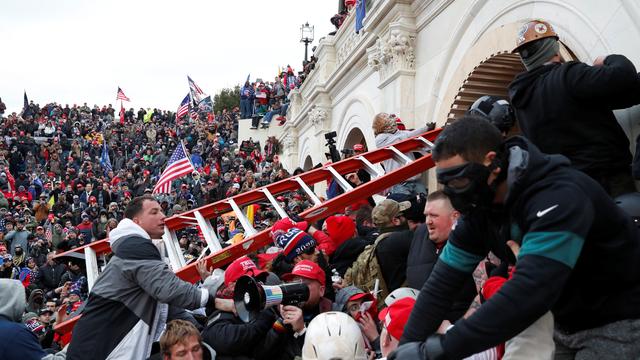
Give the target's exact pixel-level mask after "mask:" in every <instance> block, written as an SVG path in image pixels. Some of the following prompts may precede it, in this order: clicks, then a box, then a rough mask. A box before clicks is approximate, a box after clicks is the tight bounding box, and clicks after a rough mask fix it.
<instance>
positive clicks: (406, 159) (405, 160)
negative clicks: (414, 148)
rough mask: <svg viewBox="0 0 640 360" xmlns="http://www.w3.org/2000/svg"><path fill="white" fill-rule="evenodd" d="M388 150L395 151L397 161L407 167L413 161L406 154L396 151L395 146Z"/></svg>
mask: <svg viewBox="0 0 640 360" xmlns="http://www.w3.org/2000/svg"><path fill="white" fill-rule="evenodd" d="M387 149H389V150H391V151H393V152H394V153H395V154H396V156H395V157H396V158H397V159H396V160H398V161H400V162H403V163H404V164H405V165H407V164H409V163H411V161H412V160H411V159H409V157H408V156H407V155H405V154H403V153H402V151H400V150H398V149H396V147H395V146H389V147H388V148H387Z"/></svg>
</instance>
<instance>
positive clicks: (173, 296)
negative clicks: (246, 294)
mask: <svg viewBox="0 0 640 360" xmlns="http://www.w3.org/2000/svg"><path fill="white" fill-rule="evenodd" d="M124 216H125V219H123V220H122V221H121V222H120V223H119V224H118V227H116V228H115V229H113V230H112V231H111V232H110V233H109V242H110V243H111V249H112V250H113V253H114V255H115V256H114V257H113V258H112V259H111V260H110V261H109V264H107V266H106V268H105V270H104V271H103V272H102V274H101V275H100V277H99V278H98V280H97V281H96V283H95V285H94V287H93V289H91V293H90V294H89V299H88V301H87V305H86V307H85V309H84V311H83V312H82V317H81V318H80V320H78V323H77V324H76V325H75V328H74V330H73V336H72V339H71V343H70V345H69V350H68V355H67V356H68V359H71V360H73V359H84V358H86V355H87V354H91V357H92V358H94V359H146V358H148V357H149V355H150V352H151V345H152V343H153V342H154V341H157V340H158V339H159V338H160V335H161V333H162V330H163V329H164V325H165V323H166V322H167V321H169V320H171V318H172V317H177V316H178V313H179V312H182V313H183V312H184V309H190V310H193V309H198V308H202V307H205V306H206V307H207V308H209V309H213V307H214V306H215V291H216V290H217V288H218V287H219V285H220V284H221V282H222V280H220V281H218V282H214V283H213V284H211V283H209V282H205V285H204V288H202V289H200V288H198V287H196V286H194V285H192V284H190V283H188V282H185V281H182V280H180V279H179V278H178V277H177V276H176V275H175V274H174V273H173V272H172V271H171V270H170V269H169V267H168V265H167V264H166V263H165V262H164V261H163V260H162V257H161V255H160V252H159V251H158V249H157V248H156V247H155V246H154V245H153V243H152V242H151V239H158V238H160V237H161V236H162V234H163V233H164V218H165V215H164V214H163V213H162V210H161V208H160V204H159V203H158V202H157V201H156V200H155V199H154V198H153V197H151V196H149V195H145V196H141V197H137V198H135V199H133V200H132V201H131V202H130V203H129V205H128V206H127V209H126V210H125V214H124ZM210 279H211V278H209V279H207V280H210Z"/></svg>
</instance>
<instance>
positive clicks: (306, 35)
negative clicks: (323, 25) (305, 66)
mask: <svg viewBox="0 0 640 360" xmlns="http://www.w3.org/2000/svg"><path fill="white" fill-rule="evenodd" d="M300 42H302V43H304V62H305V63H306V62H307V48H308V47H309V44H310V43H311V42H313V26H309V23H308V22H306V23H304V24H303V25H302V26H300Z"/></svg>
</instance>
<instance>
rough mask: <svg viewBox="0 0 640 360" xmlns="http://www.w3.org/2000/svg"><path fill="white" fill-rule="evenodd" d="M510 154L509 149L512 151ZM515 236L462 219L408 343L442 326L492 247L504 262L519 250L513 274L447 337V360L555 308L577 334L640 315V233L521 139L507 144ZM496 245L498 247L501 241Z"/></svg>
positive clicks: (594, 189) (412, 322)
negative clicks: (509, 246)
mask: <svg viewBox="0 0 640 360" xmlns="http://www.w3.org/2000/svg"><path fill="white" fill-rule="evenodd" d="M506 149H508V150H506ZM503 151H509V163H508V167H506V171H507V172H508V174H509V175H508V178H507V180H506V182H507V187H508V193H507V197H506V201H505V204H504V209H503V213H504V214H506V215H507V216H510V222H507V224H508V225H509V228H510V231H509V234H508V237H507V236H504V237H503V238H502V239H496V236H494V233H492V232H491V231H487V228H486V227H487V221H486V219H487V218H488V217H486V216H484V215H485V214H484V213H477V214H474V213H471V214H470V215H468V216H464V217H463V218H462V219H461V220H458V223H457V225H456V227H455V229H454V230H453V231H452V232H451V234H450V235H449V240H448V243H447V245H446V246H445V248H444V250H443V252H442V254H441V255H440V258H439V259H438V262H437V263H436V266H435V267H434V269H433V272H432V274H431V276H430V277H429V279H428V280H427V282H426V283H425V285H424V286H423V288H422V290H421V292H420V296H419V297H418V301H417V302H416V305H415V307H414V309H413V312H412V313H411V317H410V318H409V321H408V323H407V326H406V327H405V331H404V334H403V337H402V342H403V343H404V342H410V341H423V340H425V339H426V338H427V337H428V336H429V335H431V334H432V333H433V332H435V330H436V329H437V328H438V326H439V325H440V322H441V321H442V319H443V318H444V314H445V313H446V311H447V308H448V307H449V306H450V304H451V302H452V299H453V298H454V296H455V294H456V291H458V289H459V288H460V287H461V286H462V284H463V283H464V281H465V279H466V277H467V276H469V274H470V273H471V272H472V271H473V269H474V268H475V267H476V265H477V263H478V262H479V261H481V260H482V259H483V258H484V257H485V256H486V254H487V252H488V251H493V252H494V253H495V254H496V255H498V256H499V257H501V258H502V259H503V260H507V259H505V256H504V253H505V252H504V249H505V248H506V245H505V243H506V241H507V240H508V239H509V238H511V239H513V240H515V241H516V242H518V243H520V244H521V249H520V254H519V256H518V259H517V264H516V268H515V272H514V274H513V277H512V278H511V279H510V280H509V281H507V282H506V283H505V284H504V285H503V286H502V288H501V289H500V290H499V291H498V292H497V293H496V294H494V295H493V296H492V297H491V298H490V299H489V300H488V301H487V302H485V303H484V304H483V305H482V306H481V307H480V308H479V309H478V310H477V311H476V312H475V313H474V314H473V315H471V316H470V317H469V318H467V319H463V320H459V321H458V322H456V326H455V327H454V328H452V329H451V330H449V332H447V334H446V335H445V336H444V340H443V347H444V350H445V353H446V356H447V358H454V359H457V358H463V357H466V356H469V355H471V354H474V353H477V352H480V351H482V350H485V349H488V348H490V347H492V346H495V345H497V344H499V343H502V342H504V341H505V340H508V339H510V338H512V337H513V336H515V335H517V334H518V333H520V332H521V331H522V330H524V329H526V328H527V327H528V326H529V325H531V324H532V323H533V322H534V321H536V320H537V319H538V318H540V317H541V316H542V315H544V314H545V313H546V312H547V311H549V310H551V311H552V312H553V315H554V318H555V325H556V327H557V328H560V329H564V330H566V331H570V332H575V331H580V330H584V329H589V328H594V327H600V326H603V325H605V324H608V323H612V322H615V321H619V320H622V319H635V318H640V263H639V262H638V259H640V234H639V233H638V229H637V228H635V226H634V225H633V223H632V222H631V219H630V218H629V216H628V215H626V214H624V213H623V212H622V210H621V209H619V208H618V207H617V206H616V205H615V203H614V202H613V201H612V200H611V199H610V198H609V196H608V195H607V193H605V191H604V190H603V189H602V188H601V187H600V186H599V185H598V184H597V183H596V182H595V181H593V179H591V178H589V177H588V176H586V175H585V174H583V173H581V172H579V171H576V170H574V169H572V168H570V167H569V161H568V160H567V159H566V158H565V157H563V156H560V155H546V154H543V153H541V152H540V151H539V150H538V148H536V147H535V145H533V144H532V143H530V142H529V141H527V140H526V139H524V138H522V137H513V138H511V139H509V140H507V141H506V144H505V145H504V148H503ZM496 240H498V241H496Z"/></svg>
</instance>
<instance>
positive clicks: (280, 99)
mask: <svg viewBox="0 0 640 360" xmlns="http://www.w3.org/2000/svg"><path fill="white" fill-rule="evenodd" d="M315 62H316V59H315V57H314V56H311V61H306V60H305V62H304V70H303V71H301V72H299V73H298V74H295V72H294V70H293V68H291V66H287V67H286V68H285V69H284V70H283V71H282V72H280V73H279V74H278V75H277V76H276V77H275V79H274V81H271V82H265V81H263V80H262V79H257V80H256V81H255V82H250V81H249V79H247V81H246V82H245V83H244V85H243V86H242V88H240V117H241V118H242V119H249V118H250V119H252V123H251V129H257V128H258V125H260V126H261V127H262V128H267V127H269V125H270V124H271V121H272V120H274V119H275V120H276V121H278V122H279V123H278V125H280V126H282V125H284V123H285V121H287V118H286V116H287V109H288V108H289V93H290V92H291V90H293V89H296V88H299V87H300V85H302V83H303V82H304V80H305V78H306V76H307V75H308V74H309V73H310V72H311V71H312V70H313V69H314V68H315Z"/></svg>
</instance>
